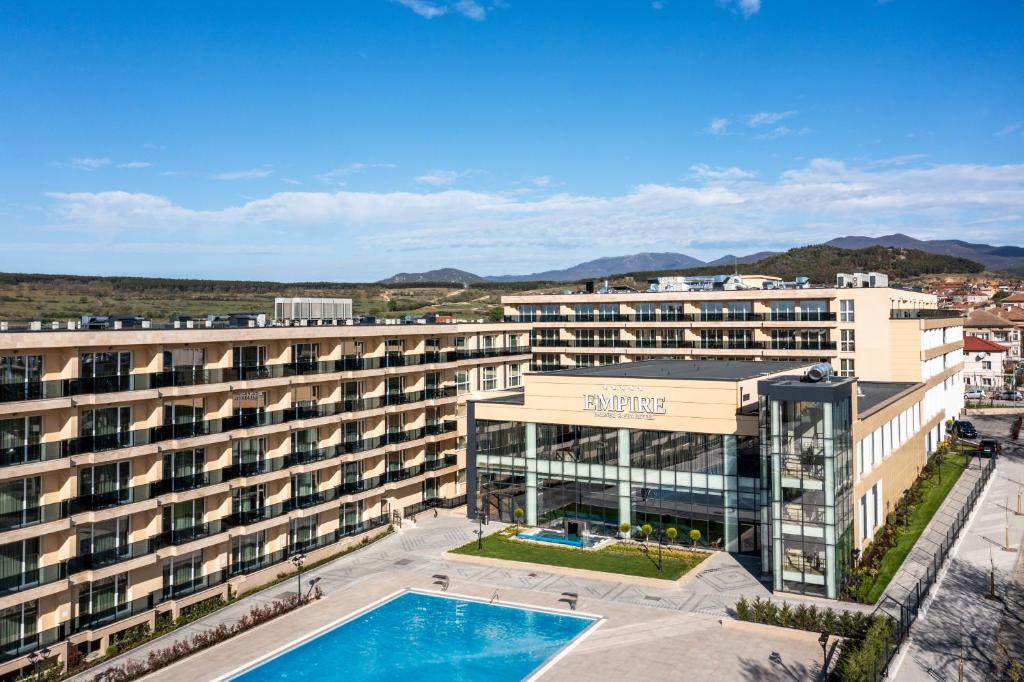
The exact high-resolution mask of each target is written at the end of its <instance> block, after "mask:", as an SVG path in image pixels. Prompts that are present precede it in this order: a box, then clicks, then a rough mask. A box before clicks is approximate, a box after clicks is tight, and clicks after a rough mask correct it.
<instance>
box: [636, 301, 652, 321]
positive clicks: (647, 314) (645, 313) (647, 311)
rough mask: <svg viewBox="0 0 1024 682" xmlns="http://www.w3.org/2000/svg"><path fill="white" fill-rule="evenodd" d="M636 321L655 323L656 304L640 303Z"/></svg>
mask: <svg viewBox="0 0 1024 682" xmlns="http://www.w3.org/2000/svg"><path fill="white" fill-rule="evenodd" d="M635 310H636V319H638V320H643V321H648V322H652V321H654V319H655V318H654V315H655V314H654V304H653V303H638V304H637V305H636V308H635Z"/></svg>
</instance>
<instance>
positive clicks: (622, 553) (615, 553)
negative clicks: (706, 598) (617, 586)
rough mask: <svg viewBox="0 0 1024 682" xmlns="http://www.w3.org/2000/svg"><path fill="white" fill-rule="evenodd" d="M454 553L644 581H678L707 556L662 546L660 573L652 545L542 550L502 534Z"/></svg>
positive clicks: (536, 544) (541, 546) (542, 547)
mask: <svg viewBox="0 0 1024 682" xmlns="http://www.w3.org/2000/svg"><path fill="white" fill-rule="evenodd" d="M452 551H453V552H455V553H456V554H466V555H468V556H480V557H488V558H490V559H505V560H506V561H522V562H525V563H531V564H544V565H547V566H562V567H564V568H582V569H586V570H589V571H601V572H603V573H619V574H621V575H635V576H640V577H643V578H658V579H661V580H678V579H679V578H680V577H681V576H683V575H685V574H686V573H688V572H689V571H690V570H691V569H692V568H693V567H694V566H696V565H697V564H699V563H700V562H701V561H703V560H704V559H705V558H707V556H708V555H707V554H704V553H700V552H690V551H687V550H685V549H680V548H678V547H672V548H671V549H670V548H668V547H665V548H664V549H663V551H662V559H661V570H658V548H657V546H656V545H654V544H652V545H651V546H650V547H649V548H648V549H644V548H643V547H641V546H639V545H627V544H617V545H612V546H611V547H607V548H604V549H597V550H585V549H573V548H569V547H555V546H552V547H545V546H543V545H541V544H538V543H535V542H524V541H522V540H514V539H512V538H511V537H509V535H507V534H505V532H499V533H495V534H493V535H488V536H487V537H485V538H484V541H483V549H478V548H477V542H476V540H474V541H473V542H471V543H469V544H467V545H463V546H462V547H459V548H457V549H454V550H452Z"/></svg>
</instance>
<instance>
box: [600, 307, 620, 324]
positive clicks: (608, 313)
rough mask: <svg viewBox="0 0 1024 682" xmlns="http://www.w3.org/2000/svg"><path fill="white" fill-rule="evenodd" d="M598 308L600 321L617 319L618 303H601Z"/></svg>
mask: <svg viewBox="0 0 1024 682" xmlns="http://www.w3.org/2000/svg"><path fill="white" fill-rule="evenodd" d="M598 310H599V312H600V316H601V321H602V322H614V321H616V320H618V319H619V304H618V303H602V304H601V307H600V308H599V309H598Z"/></svg>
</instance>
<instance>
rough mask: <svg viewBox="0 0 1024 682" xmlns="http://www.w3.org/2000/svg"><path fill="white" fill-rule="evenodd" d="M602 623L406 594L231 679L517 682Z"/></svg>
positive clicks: (264, 681)
mask: <svg viewBox="0 0 1024 682" xmlns="http://www.w3.org/2000/svg"><path fill="white" fill-rule="evenodd" d="M595 622H596V619H594V618H589V617H583V616H570V615H563V614H560V613H552V612H548V611H537V610H533V609H525V608H519V607H514V606H503V605H496V604H488V603H485V602H479V601H473V600H470V599H463V598H456V597H442V596H437V595H432V594H424V593H421V592H411V591H410V592H404V593H402V594H400V595H398V596H396V597H394V598H392V599H390V600H388V601H386V602H384V603H383V604H381V605H379V606H377V607H375V608H373V609H371V610H370V611H367V612H366V613H363V614H362V615H359V616H357V617H356V618H354V619H352V620H349V621H346V622H343V623H341V624H340V625H337V626H335V627H333V628H331V629H330V630H327V631H326V632H324V633H322V634H320V635H317V636H316V637H314V638H313V639H310V640H308V641H306V642H304V643H302V644H299V645H298V646H295V647H293V648H291V649H288V650H287V651H285V652H283V653H281V654H279V655H277V656H275V657H273V658H270V659H269V660H267V661H265V662H263V663H261V664H259V665H257V666H256V667H253V668H251V669H249V670H247V671H245V672H243V673H241V674H239V675H237V676H235V677H232V678H231V680H233V681H234V682H271V681H275V682H277V681H280V680H288V682H293V681H296V680H298V681H304V680H329V681H332V680H339V681H340V680H398V679H408V680H411V681H414V682H442V681H443V682H468V681H470V680H482V679H486V680H491V681H493V682H506V681H507V682H512V681H513V680H523V679H526V678H527V677H529V676H530V675H531V674H532V673H533V672H534V671H535V670H537V668H539V667H541V666H542V665H543V664H544V662H545V661H547V660H548V659H550V658H551V657H553V656H554V655H555V654H557V653H558V652H559V651H560V650H561V649H562V648H564V647H565V646H566V645H568V644H569V643H570V642H571V641H572V640H573V639H575V638H576V637H578V636H580V635H582V634H583V632H584V631H585V630H586V629H587V628H589V627H591V626H592V625H594V623H595Z"/></svg>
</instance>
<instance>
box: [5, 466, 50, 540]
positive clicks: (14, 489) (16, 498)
mask: <svg viewBox="0 0 1024 682" xmlns="http://www.w3.org/2000/svg"><path fill="white" fill-rule="evenodd" d="M39 494H40V489H39V477H38V476H32V477H30V478H22V479H16V480H13V481H3V482H0V528H3V529H8V528H17V527H19V526H25V525H28V524H30V523H38V522H39V521H40V518H39Z"/></svg>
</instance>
